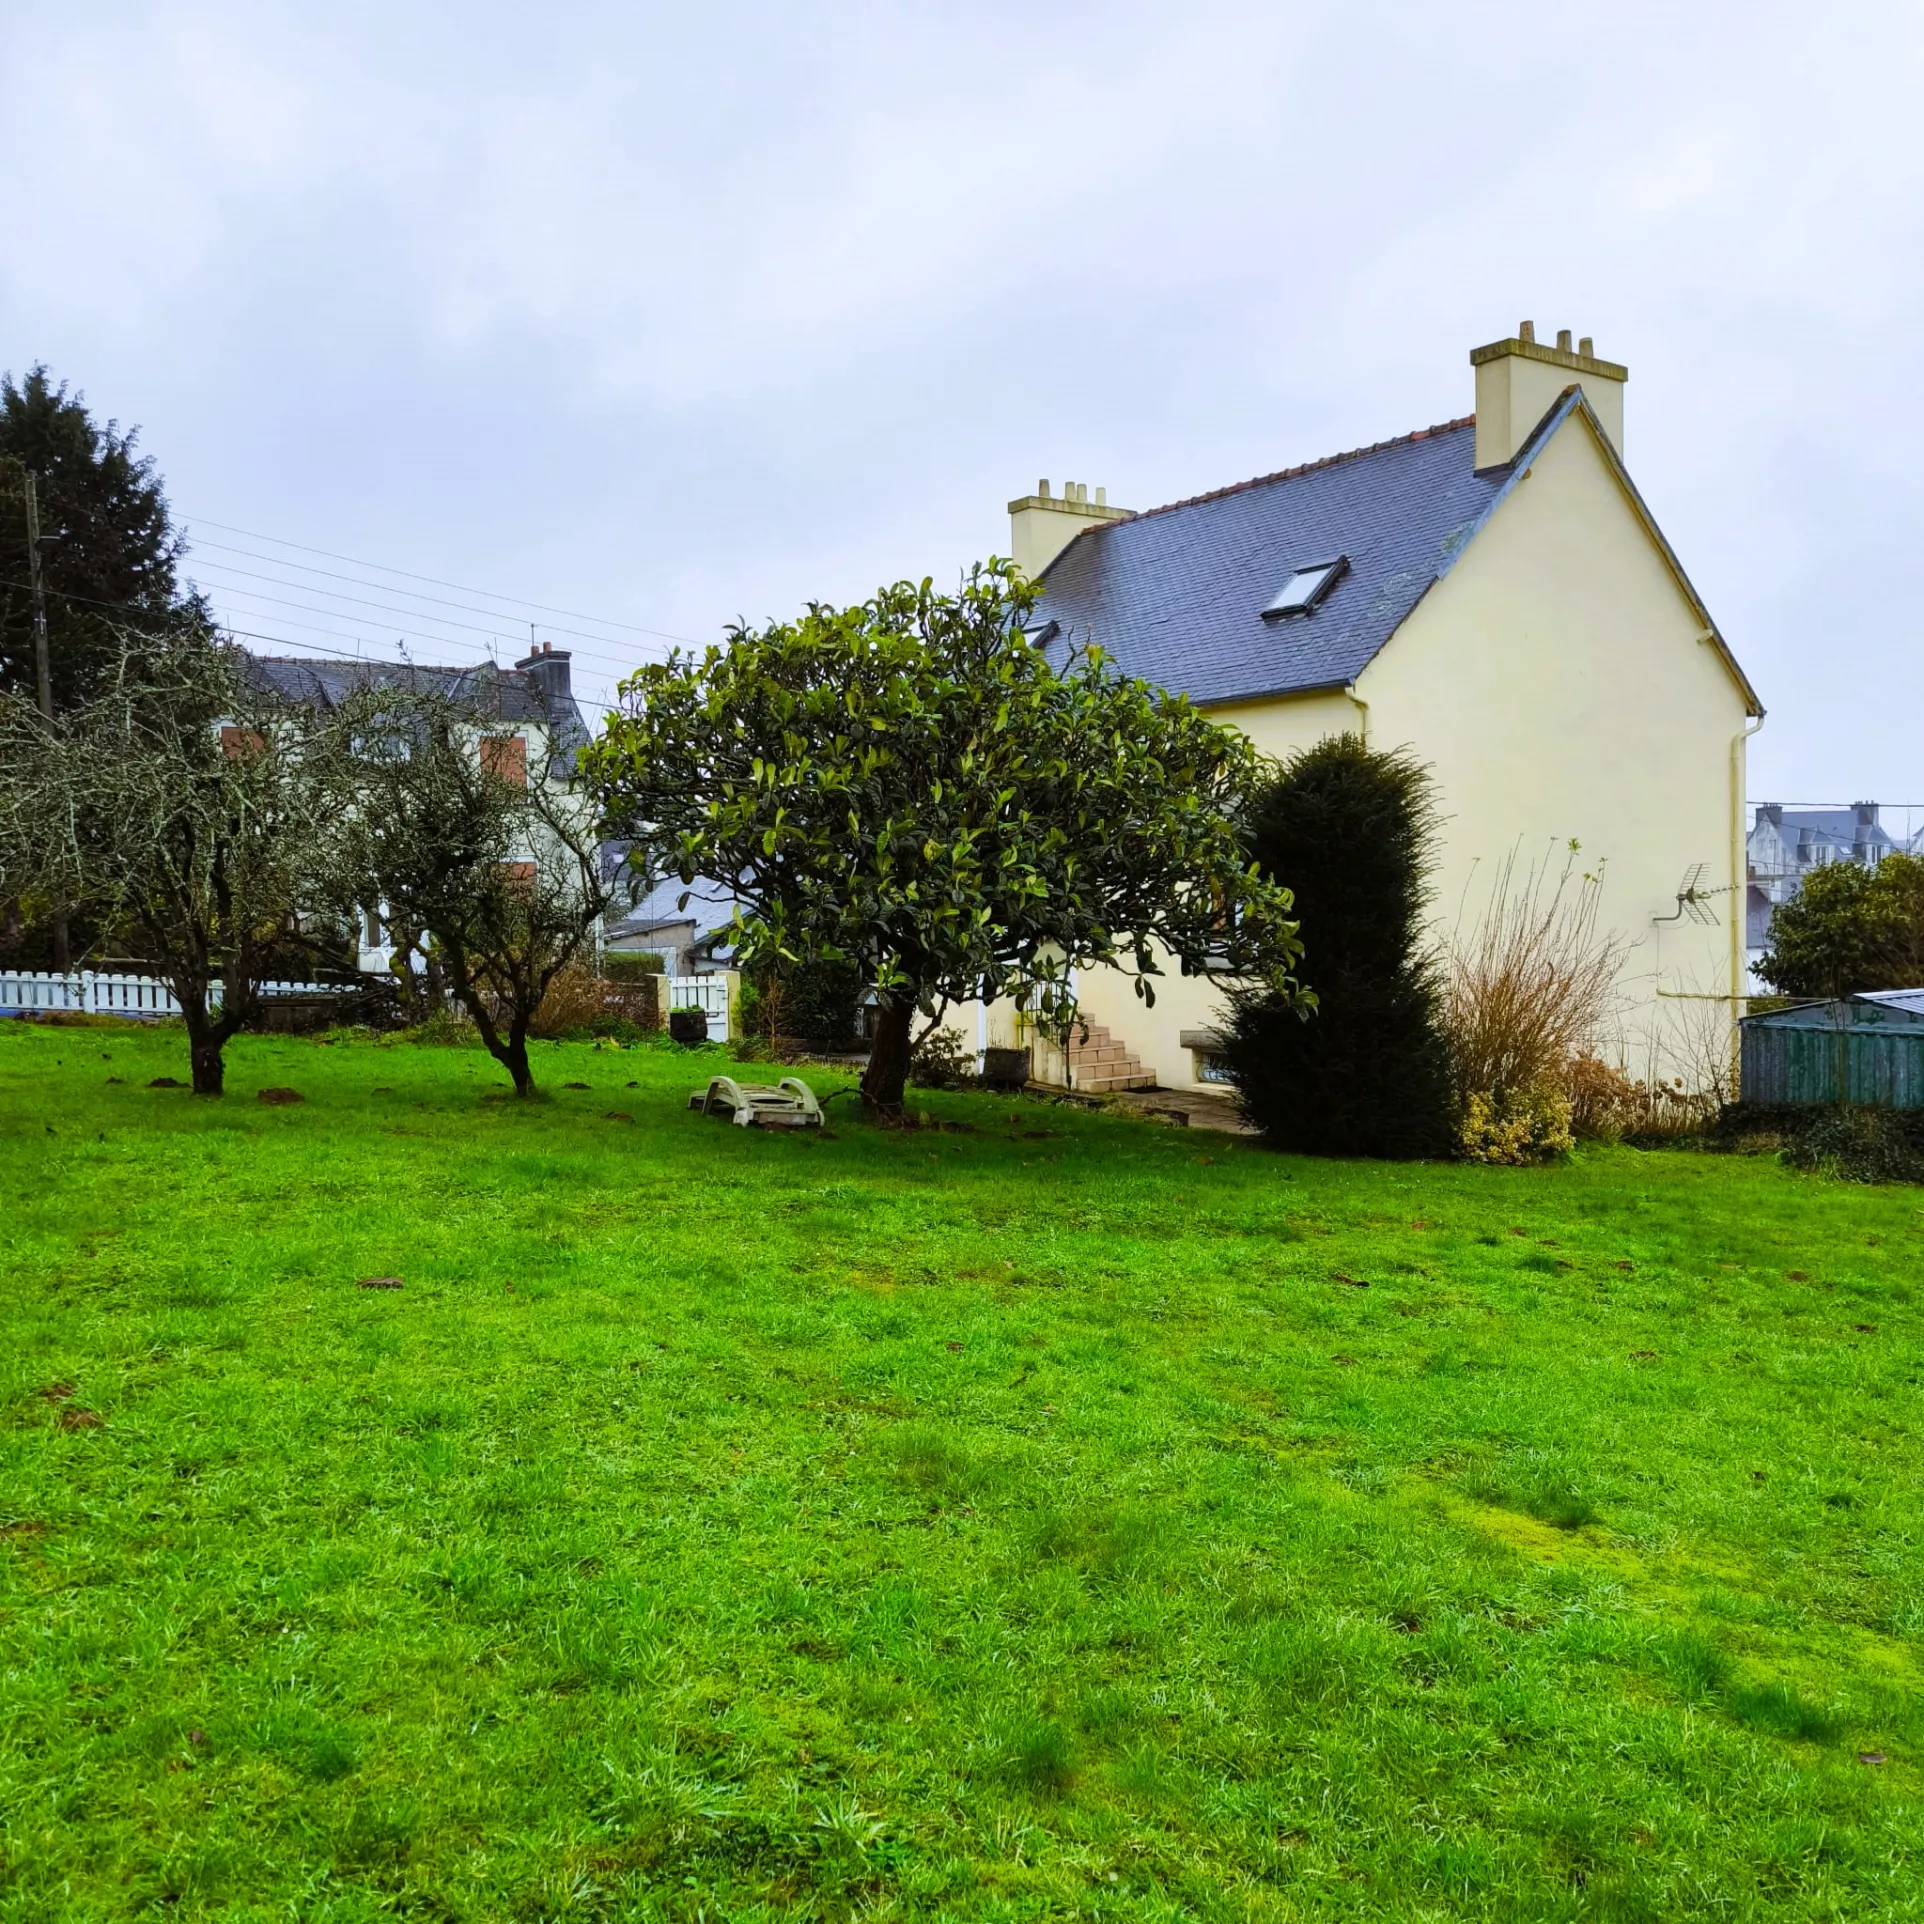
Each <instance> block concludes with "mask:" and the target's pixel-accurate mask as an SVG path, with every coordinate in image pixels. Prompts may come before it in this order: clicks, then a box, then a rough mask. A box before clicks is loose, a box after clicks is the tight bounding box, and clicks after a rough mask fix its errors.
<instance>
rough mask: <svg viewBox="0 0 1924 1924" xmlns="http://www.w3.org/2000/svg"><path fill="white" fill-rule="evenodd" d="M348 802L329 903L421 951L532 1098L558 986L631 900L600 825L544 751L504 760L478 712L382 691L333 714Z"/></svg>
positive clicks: (435, 694)
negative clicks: (535, 1062) (535, 1029)
mask: <svg viewBox="0 0 1924 1924" xmlns="http://www.w3.org/2000/svg"><path fill="white" fill-rule="evenodd" d="M331 730H332V734H333V737H334V741H335V749H334V752H333V754H332V756H331V758H330V759H331V763H332V765H333V766H334V767H335V768H337V769H339V770H341V771H342V780H343V783H344V792H343V796H342V814H343V817H344V818H345V820H346V824H347V825H346V828H345V830H344V832H343V834H342V838H341V843H340V852H339V859H338V861H337V863H336V866H335V871H334V878H335V879H334V899H335V902H336V904H337V907H338V908H339V909H340V910H341V911H343V912H351V911H354V910H357V909H358V910H360V911H363V912H364V911H365V910H367V909H370V908H374V907H376V906H378V907H379V908H380V909H381V910H382V912H383V913H385V915H386V916H387V917H388V918H389V921H390V923H391V924H392V925H395V926H398V927H399V928H400V929H402V930H405V931H408V932H410V934H411V935H412V936H413V937H414V938H417V939H419V940H420V941H421V944H422V946H423V948H424V949H425V955H426V960H427V961H428V962H429V963H431V964H432V966H433V968H434V970H435V971H436V972H437V973H438V975H439V977H440V979H441V980H442V981H444V982H445V983H446V985H447V987H448V989H449V990H450V991H451V992H452V993H453V995H454V996H455V998H456V1000H457V1001H459V1003H460V1004H461V1006H462V1008H464V1009H465V1010H466V1011H467V1013H468V1015H469V1017H470V1018H471V1019H472V1021H473V1023H474V1026H475V1028H476V1029H477V1030H478V1031H479V1032H480V1036H481V1040H482V1042H483V1043H484V1044H485V1045H486V1047H487V1050H488V1053H489V1054H490V1055H492V1056H493V1057H494V1059H495V1060H496V1061H497V1062H499V1063H500V1064H501V1066H502V1067H503V1068H505V1069H506V1070H507V1072H508V1074H509V1075H510V1077H512V1078H513V1081H514V1089H515V1094H516V1095H518V1096H531V1095H533V1094H534V1086H535V1085H534V1073H533V1070H532V1068H531V1067H530V1064H529V1060H528V1036H529V1033H530V1029H531V1026H532V1024H533V1022H534V1019H535V1015H536V1012H537V1011H538V1010H539V1009H540V1007H541V1004H542V1001H543V999H544V998H545V997H546V996H547V993H548V990H549V988H550V987H551V986H552V984H553V983H554V980H555V978H556V977H557V976H558V975H560V974H561V972H562V971H563V970H564V969H566V968H567V967H568V966H569V964H570V963H571V962H573V961H575V960H576V958H577V957H579V956H581V955H582V953H583V952H584V951H592V949H593V946H594V940H595V932H596V930H597V928H598V927H599V925H600V923H601V920H602V918H603V916H604V915H606V914H607V913H608V912H609V911H610V910H612V909H619V908H622V907H625V906H627V905H629V904H630V903H631V902H632V900H633V899H634V896H635V894H636V892H637V880H638V877H637V871H636V870H635V869H634V868H633V866H632V865H629V866H625V867H624V866H620V865H612V866H611V865H604V864H603V862H602V860H601V836H600V833H599V819H598V817H597V816H596V814H595V812H594V810H593V807H592V805H591V803H590V802H589V801H588V800H587V799H586V798H584V796H583V795H582V794H581V793H579V792H578V791H577V789H576V786H575V783H574V781H573V779H572V776H571V775H570V774H567V773H564V772H561V771H559V770H557V769H556V768H555V767H554V766H552V765H551V761H550V758H549V757H548V756H546V755H530V754H527V753H526V752H525V750H524V752H523V753H522V754H521V755H520V756H509V755H507V754H503V753H497V752H495V751H494V750H493V749H492V748H491V746H490V744H492V743H494V742H497V741H499V742H502V743H503V744H504V745H505V744H506V743H507V742H508V741H510V740H511V739H512V732H513V731H510V730H503V729H500V728H496V727H493V726H491V724H490V720H489V717H488V715H487V713H486V710H485V704H484V701H483V702H474V701H463V700H459V699H456V698H454V697H451V696H450V695H448V694H447V693H446V692H445V691H443V690H441V689H439V688H437V687H433V686H413V685H409V684H407V683H405V682H402V683H398V684H394V683H390V684H375V685H372V686H369V687H366V688H363V689H361V690H358V691H357V692H355V693H354V694H352V695H350V696H349V697H348V699H347V700H346V701H344V702H343V703H342V704H341V706H340V707H339V708H338V709H337V710H336V711H335V714H334V717H333V720H332V724H331Z"/></svg>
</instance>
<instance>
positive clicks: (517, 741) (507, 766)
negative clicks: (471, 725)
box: [481, 735, 528, 788]
mask: <svg viewBox="0 0 1924 1924" xmlns="http://www.w3.org/2000/svg"><path fill="white" fill-rule="evenodd" d="M481 766H482V769H483V770H484V771H485V772H486V773H487V774H490V775H498V776H499V777H500V778H501V780H502V781H504V782H512V783H513V784H514V785H515V787H516V788H526V787H527V785H528V738H527V737H526V736H525V735H483V736H482V737H481Z"/></svg>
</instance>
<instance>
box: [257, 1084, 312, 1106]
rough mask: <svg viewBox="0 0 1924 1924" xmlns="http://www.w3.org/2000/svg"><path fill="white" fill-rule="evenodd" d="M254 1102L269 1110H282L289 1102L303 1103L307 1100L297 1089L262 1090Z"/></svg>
mask: <svg viewBox="0 0 1924 1924" xmlns="http://www.w3.org/2000/svg"><path fill="white" fill-rule="evenodd" d="M254 1100H255V1101H256V1102H264V1103H266V1104H267V1105H268V1106H269V1107H270V1108H274V1109H284V1108H286V1106H287V1105H288V1104H289V1103H290V1102H305V1101H306V1100H307V1098H306V1097H305V1096H304V1095H302V1094H301V1092H300V1091H299V1090H298V1089H263V1090H262V1091H261V1092H260V1094H259V1095H257V1096H256V1097H255V1098H254Z"/></svg>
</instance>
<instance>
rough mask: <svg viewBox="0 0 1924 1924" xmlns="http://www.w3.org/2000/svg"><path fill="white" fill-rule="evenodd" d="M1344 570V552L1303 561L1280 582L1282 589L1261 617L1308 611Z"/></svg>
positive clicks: (1272, 618) (1346, 564)
mask: <svg viewBox="0 0 1924 1924" xmlns="http://www.w3.org/2000/svg"><path fill="white" fill-rule="evenodd" d="M1348 571H1349V557H1348V556H1347V555H1340V554H1339V555H1338V556H1337V557H1336V558H1335V560H1333V561H1311V562H1307V563H1305V565H1304V566H1302V567H1300V568H1298V569H1297V570H1296V571H1295V573H1294V574H1292V575H1291V576H1290V578H1289V579H1288V580H1287V581H1285V582H1284V583H1283V591H1282V593H1281V594H1279V595H1278V596H1277V597H1276V599H1275V600H1274V601H1272V602H1271V603H1270V604H1269V606H1268V607H1267V608H1265V609H1264V610H1263V619H1264V620H1265V621H1280V620H1281V619H1282V618H1283V617H1284V616H1285V615H1306V614H1308V613H1309V612H1310V611H1311V610H1312V609H1313V608H1314V607H1315V606H1316V604H1317V603H1318V602H1319V601H1321V600H1322V599H1323V597H1324V596H1325V595H1326V594H1328V593H1329V591H1330V590H1331V589H1332V588H1333V587H1335V586H1336V584H1337V582H1339V581H1340V580H1341V579H1342V578H1343V576H1344V575H1345V574H1346V573H1347V572H1348Z"/></svg>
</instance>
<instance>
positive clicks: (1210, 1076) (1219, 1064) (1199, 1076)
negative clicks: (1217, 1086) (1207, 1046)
mask: <svg viewBox="0 0 1924 1924" xmlns="http://www.w3.org/2000/svg"><path fill="white" fill-rule="evenodd" d="M1196 1080H1197V1081H1198V1082H1223V1083H1227V1082H1230V1081H1232V1080H1233V1078H1232V1077H1231V1075H1230V1073H1229V1065H1228V1064H1227V1063H1226V1062H1224V1060H1223V1059H1222V1057H1221V1056H1217V1055H1204V1054H1202V1053H1201V1052H1200V1051H1198V1053H1197V1056H1196Z"/></svg>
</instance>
